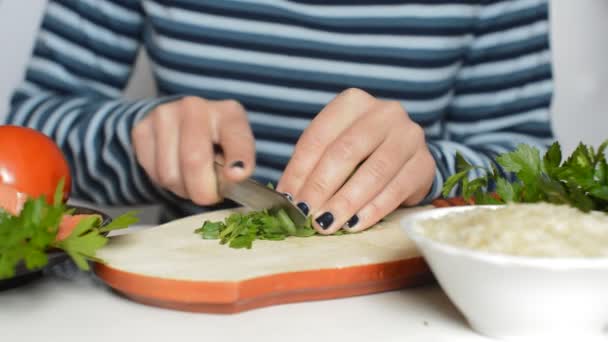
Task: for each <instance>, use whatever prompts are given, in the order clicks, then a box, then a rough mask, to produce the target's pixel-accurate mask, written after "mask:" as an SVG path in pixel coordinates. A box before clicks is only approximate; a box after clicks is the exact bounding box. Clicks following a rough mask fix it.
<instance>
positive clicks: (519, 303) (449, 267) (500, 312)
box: [402, 206, 608, 338]
mask: <svg viewBox="0 0 608 342" xmlns="http://www.w3.org/2000/svg"><path fill="white" fill-rule="evenodd" d="M487 207H490V208H496V207H492V206H487ZM476 208H477V207H475V206H469V207H453V208H441V209H432V210H429V211H424V212H420V213H416V214H414V215H412V216H410V217H408V218H406V219H404V220H403V221H402V226H403V227H404V228H405V230H406V232H407V234H408V235H409V236H410V238H411V239H412V240H414V241H415V243H416V244H417V246H418V248H419V249H420V251H421V253H422V254H423V256H424V258H425V260H426V261H427V263H428V264H429V266H430V268H431V270H432V271H433V274H434V275H435V277H436V278H437V281H438V282H439V284H440V286H441V287H442V288H443V290H444V291H445V292H446V294H447V295H448V297H449V298H450V300H451V301H452V302H453V303H454V304H455V305H456V307H457V308H458V309H459V310H460V311H461V312H462V313H463V314H464V316H465V317H466V319H467V321H468V322H469V324H470V325H471V327H472V328H473V329H474V330H476V331H477V332H478V333H481V334H483V335H486V336H490V337H498V338H511V337H527V336H562V337H563V336H565V335H569V336H571V335H576V336H581V335H597V336H599V335H601V334H603V333H606V331H607V330H608V258H597V259H591V258H588V259H583V258H536V257H521V256H509V255H503V254H491V253H487V252H481V251H475V250H472V249H466V248H461V247H454V246H451V245H447V244H444V243H440V242H437V241H434V240H431V239H430V238H427V237H425V236H423V235H422V234H421V233H420V232H421V229H422V228H421V227H420V226H419V225H418V224H417V222H419V221H420V220H424V219H428V218H437V217H441V216H443V215H446V214H450V213H454V212H461V211H465V210H474V209H476ZM506 224H508V223H506Z"/></svg>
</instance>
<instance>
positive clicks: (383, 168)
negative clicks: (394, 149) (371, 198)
mask: <svg viewBox="0 0 608 342" xmlns="http://www.w3.org/2000/svg"><path fill="white" fill-rule="evenodd" d="M390 165H391V163H390V162H389V161H388V160H386V159H383V158H377V159H374V160H370V161H369V165H368V167H367V173H368V176H369V177H370V179H372V180H373V181H374V183H379V182H383V181H384V180H385V178H387V174H388V171H389V170H390V168H391V167H390Z"/></svg>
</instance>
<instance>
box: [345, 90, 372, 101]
mask: <svg viewBox="0 0 608 342" xmlns="http://www.w3.org/2000/svg"><path fill="white" fill-rule="evenodd" d="M340 95H341V96H344V97H346V98H350V99H364V100H366V99H371V98H372V96H371V95H370V94H368V93H367V92H366V91H364V90H362V89H359V88H348V89H346V90H344V91H343V92H342V93H341V94H340Z"/></svg>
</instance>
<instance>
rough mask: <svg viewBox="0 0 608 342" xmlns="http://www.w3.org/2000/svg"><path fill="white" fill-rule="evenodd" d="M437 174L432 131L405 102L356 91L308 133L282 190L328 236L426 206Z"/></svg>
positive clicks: (318, 119)
mask: <svg viewBox="0 0 608 342" xmlns="http://www.w3.org/2000/svg"><path fill="white" fill-rule="evenodd" d="M434 176H435V161H434V159H433V157H432V155H431V154H430V152H429V150H428V148H427V145H426V141H425V136H424V131H423V129H422V128H421V127H420V126H419V125H418V124H416V123H415V122H413V121H412V120H411V119H410V118H409V116H408V114H407V113H406V111H405V110H404V108H403V107H402V106H401V104H400V103H399V102H396V101H382V100H378V99H376V98H374V97H373V96H371V95H369V94H368V93H366V92H364V91H362V90H359V89H348V90H346V91H344V92H342V93H341V94H340V95H338V96H337V97H336V98H335V99H334V100H333V101H332V102H330V103H329V104H328V105H327V106H326V107H325V108H324V109H323V110H322V111H321V112H320V113H319V114H318V115H317V117H315V119H314V120H313V121H312V122H311V124H310V125H309V126H308V128H306V130H305V131H304V132H303V134H302V136H301V138H300V140H299V141H298V143H297V145H296V147H295V151H294V154H293V156H292V158H291V160H290V161H289V164H288V165H287V168H286V169H285V172H284V174H283V177H282V178H281V181H280V182H279V184H278V186H277V190H278V191H281V192H284V193H286V194H288V196H291V197H292V198H293V201H295V202H296V203H298V207H300V209H301V210H302V211H304V212H305V213H308V214H312V216H313V219H314V220H313V225H314V226H315V229H317V231H319V232H320V233H321V234H332V233H334V232H336V231H337V230H339V229H340V228H344V229H345V230H347V231H350V232H356V231H361V230H364V229H366V228H368V227H370V226H372V225H373V224H375V223H376V222H378V221H379V220H381V219H382V218H383V217H384V216H386V215H388V214H389V213H390V212H391V211H393V210H394V209H396V208H397V207H398V206H399V205H402V204H403V205H415V204H418V203H419V202H420V201H421V200H422V199H424V197H425V196H426V194H427V193H428V191H429V190H430V188H431V185H432V183H433V178H434Z"/></svg>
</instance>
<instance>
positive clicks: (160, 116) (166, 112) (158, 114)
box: [152, 106, 175, 128]
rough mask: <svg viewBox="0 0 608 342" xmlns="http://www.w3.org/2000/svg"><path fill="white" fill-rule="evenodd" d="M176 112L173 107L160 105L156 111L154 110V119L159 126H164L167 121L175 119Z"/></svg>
mask: <svg viewBox="0 0 608 342" xmlns="http://www.w3.org/2000/svg"><path fill="white" fill-rule="evenodd" d="M174 113H175V111H174V110H173V107H169V106H165V107H159V108H157V110H156V111H154V115H153V117H152V121H153V122H154V125H156V127H157V128H159V127H162V126H164V125H165V124H166V123H167V121H170V120H173V116H174Z"/></svg>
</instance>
